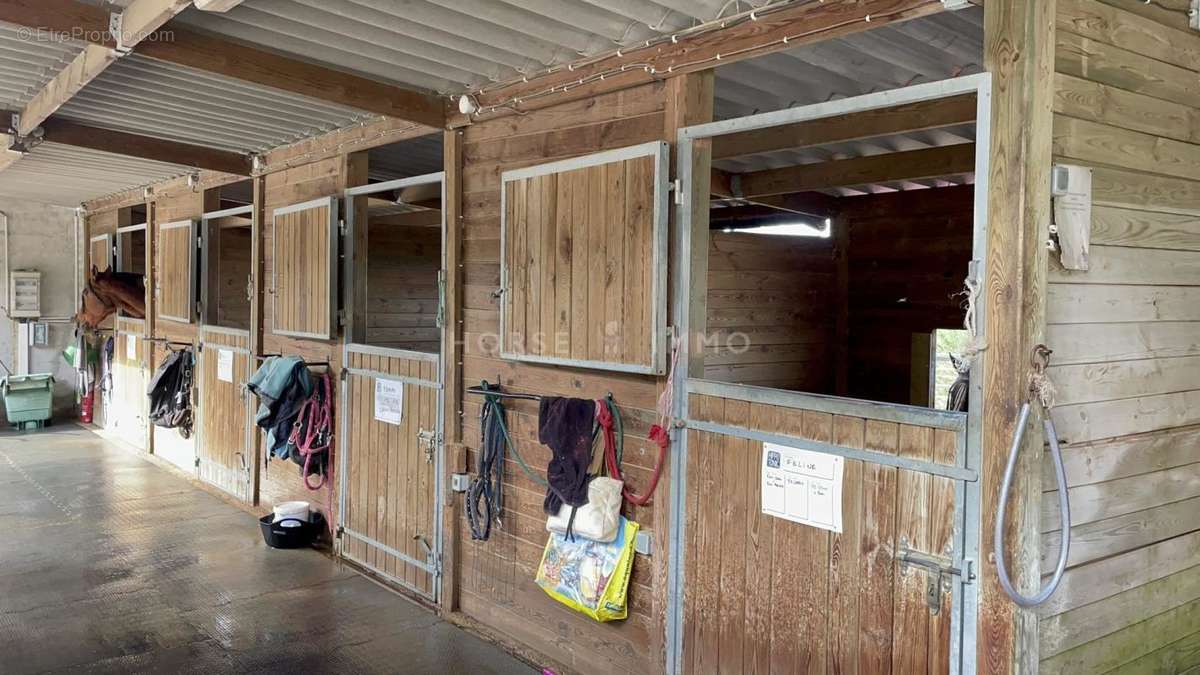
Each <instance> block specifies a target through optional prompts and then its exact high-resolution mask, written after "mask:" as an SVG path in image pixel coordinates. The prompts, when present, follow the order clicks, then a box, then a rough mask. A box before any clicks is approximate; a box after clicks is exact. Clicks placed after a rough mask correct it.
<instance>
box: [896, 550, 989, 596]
mask: <svg viewBox="0 0 1200 675" xmlns="http://www.w3.org/2000/svg"><path fill="white" fill-rule="evenodd" d="M896 560H897V561H899V563H900V573H901V574H902V575H903V574H906V573H907V572H908V570H909V569H910V568H920V569H923V570H925V605H926V607H928V608H929V613H930V614H933V615H936V614H938V613H939V612H940V611H941V609H942V594H943V593H944V592H948V591H950V590H951V579H950V578H951V577H959V578H960V579H962V581H963V583H972V582H974V580H975V572H974V566H973V564H972V562H971V561H970V560H964V561H963V566H962V567H955V566H954V564H953V562H952V561H951V560H950V559H949V558H944V557H941V556H935V555H930V554H928V553H920V552H918V551H914V550H912V549H910V548H909V547H908V542H907V541H906V540H905V539H901V540H900V555H898V556H896ZM964 571H965V573H964Z"/></svg>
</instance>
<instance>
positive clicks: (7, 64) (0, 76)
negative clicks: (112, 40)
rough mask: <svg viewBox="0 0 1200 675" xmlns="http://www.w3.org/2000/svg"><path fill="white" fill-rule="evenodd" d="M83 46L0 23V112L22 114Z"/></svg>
mask: <svg viewBox="0 0 1200 675" xmlns="http://www.w3.org/2000/svg"><path fill="white" fill-rule="evenodd" d="M82 50H83V46H82V45H80V44H78V43H75V42H71V41H60V40H54V39H51V37H50V36H49V35H46V34H42V33H38V32H36V31H31V30H29V29H27V28H23V27H19V26H14V25H12V24H8V23H2V22H0V108H3V109H6V110H19V109H21V108H23V107H25V104H26V103H28V102H29V99H30V98H31V97H32V96H33V95H34V94H35V93H37V92H38V91H39V90H40V89H41V88H42V87H44V86H45V85H46V83H47V82H49V81H50V78H52V77H54V76H55V75H56V74H58V72H59V71H60V70H62V69H63V68H64V67H65V66H66V65H67V64H68V63H70V62H71V59H74V58H75V55H76V54H78V53H79V52H80V51H82Z"/></svg>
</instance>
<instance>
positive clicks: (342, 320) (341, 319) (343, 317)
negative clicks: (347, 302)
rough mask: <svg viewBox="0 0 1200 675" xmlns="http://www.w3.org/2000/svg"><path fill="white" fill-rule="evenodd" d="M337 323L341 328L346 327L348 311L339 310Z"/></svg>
mask: <svg viewBox="0 0 1200 675" xmlns="http://www.w3.org/2000/svg"><path fill="white" fill-rule="evenodd" d="M337 322H338V325H339V326H345V325H346V310H344V309H339V310H338V312H337Z"/></svg>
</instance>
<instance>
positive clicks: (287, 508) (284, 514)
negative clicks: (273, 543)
mask: <svg viewBox="0 0 1200 675" xmlns="http://www.w3.org/2000/svg"><path fill="white" fill-rule="evenodd" d="M308 509H309V507H308V502H283V503H282V504H276V505H275V517H274V518H272V519H271V522H273V523H278V522H279V521H281V520H283V519H284V518H297V519H299V520H302V521H304V522H306V523H307V522H308ZM282 527H298V523H294V522H293V523H284V524H283V525H282Z"/></svg>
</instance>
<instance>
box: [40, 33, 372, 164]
mask: <svg viewBox="0 0 1200 675" xmlns="http://www.w3.org/2000/svg"><path fill="white" fill-rule="evenodd" d="M58 114H59V115H60V116H62V117H66V118H70V119H73V120H76V121H79V122H83V123H86V124H90V125H94V126H99V127H104V128H109V129H117V130H120V131H128V132H131V133H137V134H142V135H146V136H155V137H159V138H167V139H172V140H177V141H183V142H189V143H196V144H200V145H207V146H209V147H216V148H221V149H225V150H234V151H238V152H258V151H261V150H266V149H268V148H273V147H276V146H279V145H285V144H288V143H293V142H296V141H298V140H301V139H304V138H308V137H310V136H315V135H318V134H321V133H324V132H327V131H331V130H333V129H338V128H341V127H344V126H349V125H351V124H355V123H357V122H360V121H362V120H364V119H370V118H372V117H373V116H372V115H370V114H368V113H364V112H362V111H360V110H356V109H354V108H347V107H345V106H339V105H334V104H330V103H325V102H322V101H317V100H314V99H310V98H307V97H304V96H297V95H295V94H289V93H287V92H283V91H278V90H275V89H270V88H267V87H262V86H258V85H253V84H249V83H246V82H242V81H240V80H235V79H232V78H228V77H222V76H219V75H212V74H209V73H202V72H197V71H194V70H191V69H188V68H184V67H182V66H176V65H173V64H169V63H164V62H162V61H156V60H154V59H150V58H146V57H143V56H138V55H137V54H136V53H135V54H131V55H129V56H126V57H123V58H121V59H118V60H117V62H116V63H114V64H113V65H112V66H110V67H109V68H108V69H107V70H105V71H104V73H102V74H101V75H100V77H97V78H96V79H95V80H93V81H92V82H91V83H90V84H88V85H87V86H86V87H84V88H83V90H82V91H80V92H79V93H78V94H76V95H75V96H74V97H73V98H72V99H71V100H70V101H68V102H67V103H66V105H64V106H63V107H62V108H60V109H59V111H58Z"/></svg>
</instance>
